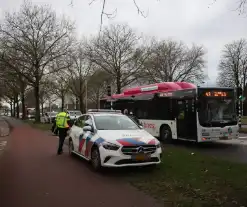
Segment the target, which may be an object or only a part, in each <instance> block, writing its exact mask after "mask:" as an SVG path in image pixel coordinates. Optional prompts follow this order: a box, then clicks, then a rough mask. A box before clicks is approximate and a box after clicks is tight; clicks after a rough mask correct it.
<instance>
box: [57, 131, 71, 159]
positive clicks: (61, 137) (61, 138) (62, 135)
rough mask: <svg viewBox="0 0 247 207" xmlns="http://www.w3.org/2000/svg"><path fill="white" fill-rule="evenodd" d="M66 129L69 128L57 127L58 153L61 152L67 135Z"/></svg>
mask: <svg viewBox="0 0 247 207" xmlns="http://www.w3.org/2000/svg"><path fill="white" fill-rule="evenodd" d="M68 129H69V128H58V136H59V144H58V150H57V153H58V154H61V153H62V152H63V143H64V140H65V138H66V136H67V132H68Z"/></svg>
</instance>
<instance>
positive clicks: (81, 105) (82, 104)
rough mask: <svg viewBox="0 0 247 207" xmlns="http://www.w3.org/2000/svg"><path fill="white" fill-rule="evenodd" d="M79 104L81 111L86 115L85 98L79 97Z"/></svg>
mask: <svg viewBox="0 0 247 207" xmlns="http://www.w3.org/2000/svg"><path fill="white" fill-rule="evenodd" d="M79 102H80V103H79V104H80V111H81V112H82V113H85V109H84V102H83V97H82V96H80V97H79Z"/></svg>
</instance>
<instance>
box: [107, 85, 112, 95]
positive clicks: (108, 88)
mask: <svg viewBox="0 0 247 207" xmlns="http://www.w3.org/2000/svg"><path fill="white" fill-rule="evenodd" d="M107 96H111V86H110V85H109V86H107Z"/></svg>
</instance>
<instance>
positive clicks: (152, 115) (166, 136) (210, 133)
mask: <svg viewBox="0 0 247 207" xmlns="http://www.w3.org/2000/svg"><path fill="white" fill-rule="evenodd" d="M236 102H237V96H236V91H235V89H234V88H222V87H220V88H219V87H199V86H196V85H194V84H191V83H187V82H163V83H156V84H151V85H146V86H140V87H135V88H129V89H125V90H124V91H123V93H121V94H113V95H112V96H111V97H107V98H105V99H102V100H101V104H100V105H101V108H105V109H109V108H113V109H116V110H122V111H123V110H124V109H127V110H128V111H129V112H132V113H133V115H134V116H135V117H136V118H138V119H139V121H140V123H141V124H142V126H143V127H144V129H145V130H146V131H148V132H149V133H150V134H152V135H153V136H155V137H158V138H159V139H160V140H161V141H171V140H186V141H194V142H212V141H216V140H226V139H236V138H238V131H239V126H238V120H237V118H238V117H237V110H236Z"/></svg>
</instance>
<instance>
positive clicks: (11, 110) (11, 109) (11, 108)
mask: <svg viewBox="0 0 247 207" xmlns="http://www.w3.org/2000/svg"><path fill="white" fill-rule="evenodd" d="M10 116H13V103H12V101H10Z"/></svg>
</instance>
